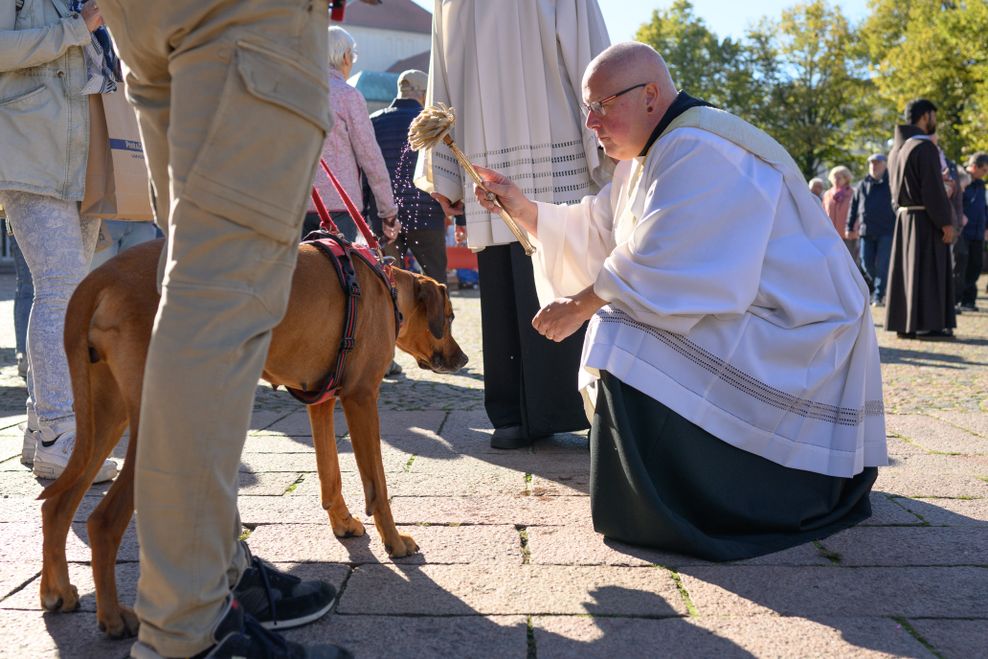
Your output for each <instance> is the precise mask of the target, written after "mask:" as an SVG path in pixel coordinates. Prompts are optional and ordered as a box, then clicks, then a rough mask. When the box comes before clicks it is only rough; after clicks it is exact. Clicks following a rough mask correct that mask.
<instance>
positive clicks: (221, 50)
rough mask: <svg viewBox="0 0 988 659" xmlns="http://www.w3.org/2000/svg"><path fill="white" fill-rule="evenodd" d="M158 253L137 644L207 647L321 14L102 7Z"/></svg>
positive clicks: (319, 109)
mask: <svg viewBox="0 0 988 659" xmlns="http://www.w3.org/2000/svg"><path fill="white" fill-rule="evenodd" d="M100 5H101V7H102V10H103V15H104V18H105V19H106V22H107V24H108V25H109V27H110V30H111V31H112V33H113V36H114V39H115V40H116V42H117V45H118V47H119V50H120V54H121V57H122V59H123V60H124V62H125V64H126V67H127V70H128V73H127V83H128V94H129V96H130V98H131V100H132V101H133V103H134V104H135V105H136V107H137V110H138V117H139V123H140V127H141V137H142V139H143V141H144V145H145V149H146V153H147V158H148V165H149V169H150V173H151V180H152V183H153V185H154V189H155V192H156V210H157V215H158V221H159V223H160V224H162V225H163V226H162V228H163V229H164V230H165V233H166V236H167V240H168V244H167V249H166V251H165V254H164V255H163V259H162V297H161V304H160V306H159V307H158V314H157V317H156V318H155V324H154V331H153V334H152V338H151V346H150V349H149V351H148V360H147V366H146V372H145V376H144V391H143V403H142V406H141V418H140V444H139V448H138V452H137V463H136V467H137V473H136V484H135V505H136V509H137V531H138V538H139V540H140V547H141V554H140V557H141V575H140V580H139V582H138V593H137V605H136V612H137V615H138V617H139V618H140V621H141V630H140V640H141V641H142V642H143V643H144V644H146V645H150V646H151V647H153V648H154V649H155V650H156V651H157V652H158V653H159V654H161V655H164V656H170V657H175V656H189V655H193V654H196V653H198V652H200V651H201V650H203V649H205V648H206V647H208V646H209V645H210V644H211V643H212V637H211V636H212V634H211V633H212V630H213V629H214V627H215V626H216V624H217V622H218V621H219V619H220V617H221V616H222V614H223V613H224V611H225V604H226V599H227V596H228V594H229V592H230V587H231V583H234V582H235V581H236V580H237V579H238V578H239V575H240V573H241V572H242V570H243V569H244V567H245V559H244V556H243V552H242V551H241V550H240V548H239V545H238V543H237V537H238V535H239V533H240V518H239V515H238V513H237V486H238V469H239V465H240V454H241V451H242V449H243V445H244V440H245V437H246V434H247V430H248V426H249V420H250V414H251V408H252V406H253V400H254V390H255V387H256V385H257V381H258V377H259V376H260V373H261V369H262V367H263V365H264V361H265V359H266V356H267V351H268V346H269V344H270V337H271V329H272V328H273V327H274V326H275V325H277V323H278V322H279V321H280V320H281V318H282V316H283V315H284V312H285V308H286V305H287V299H288V294H289V289H290V285H291V277H292V272H293V270H294V267H295V258H296V254H297V241H298V235H299V230H300V225H301V222H302V217H303V214H304V211H305V204H306V200H307V193H308V190H309V187H310V185H311V181H312V177H313V175H314V173H315V166H316V163H317V160H318V157H319V153H320V151H321V148H322V143H323V139H324V137H325V134H326V131H328V129H329V127H330V112H329V92H328V86H327V77H328V76H327V68H326V67H327V52H326V50H327V29H328V12H327V2H326V0H321V1H320V0H221V1H208V0H168V2H141V1H139V0H100Z"/></svg>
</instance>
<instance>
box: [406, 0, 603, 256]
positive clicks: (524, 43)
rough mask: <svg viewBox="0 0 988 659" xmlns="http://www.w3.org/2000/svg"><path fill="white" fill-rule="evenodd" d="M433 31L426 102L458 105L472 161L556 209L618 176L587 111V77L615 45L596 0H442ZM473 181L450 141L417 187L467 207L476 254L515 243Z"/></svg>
mask: <svg viewBox="0 0 988 659" xmlns="http://www.w3.org/2000/svg"><path fill="white" fill-rule="evenodd" d="M432 35H433V36H432V59H431V64H430V71H431V73H430V76H429V89H428V91H427V93H426V106H429V105H433V104H435V103H439V102H442V103H445V104H446V105H450V106H453V107H454V108H455V109H456V116H457V120H456V125H455V126H454V127H453V134H452V136H453V139H454V140H455V142H456V144H457V146H458V147H459V148H460V149H461V150H462V151H463V152H464V153H465V154H466V155H467V157H468V158H469V159H470V160H471V162H473V163H474V164H477V165H482V166H484V167H490V168H492V169H496V170H498V171H500V172H502V173H504V174H505V175H507V176H510V177H511V178H512V179H513V180H515V181H516V182H517V183H518V185H519V186H520V187H521V188H522V190H523V191H524V192H525V194H526V195H527V196H528V197H529V198H530V199H534V200H539V201H549V202H554V203H572V202H578V201H579V200H580V199H582V198H583V197H584V196H585V195H588V194H594V193H595V192H597V190H599V189H600V186H601V185H603V184H604V183H606V182H607V181H608V180H610V174H611V170H612V167H611V166H610V161H609V159H607V158H603V157H602V155H601V154H600V151H599V149H598V145H597V140H596V138H594V136H593V133H591V132H590V131H589V130H587V129H586V128H585V127H582V123H583V119H582V115H581V112H580V105H579V104H580V99H581V94H582V91H581V87H582V79H583V72H584V71H585V70H586V68H587V65H588V64H590V61H591V60H592V59H593V58H594V57H595V56H596V55H598V54H599V53H600V52H601V51H602V50H604V49H605V48H606V47H607V46H608V45H609V44H610V41H609V39H608V36H607V28H606V26H605V25H604V19H603V16H602V15H601V13H600V8H599V7H598V5H597V2H596V0H594V1H588V0H539V1H538V2H531V1H530V0H498V1H497V2H481V1H479V0H455V1H450V0H445V1H444V0H436V4H435V10H434V12H433V30H432ZM437 72H438V73H437ZM519 72H524V73H523V74H520V73H519ZM492 108H496V110H495V111H492ZM464 176H465V175H464V174H463V172H462V171H461V169H460V165H459V163H458V162H457V161H456V159H455V158H454V157H453V155H452V153H451V152H450V151H449V149H448V148H447V147H446V146H445V145H440V146H438V147H436V148H435V149H430V150H424V151H420V152H419V156H418V162H417V166H416V169H415V178H414V183H415V186H416V187H418V188H419V189H421V190H424V191H425V192H429V193H432V192H439V193H441V194H443V195H445V196H446V197H447V198H449V199H450V200H451V201H454V202H455V201H458V200H460V199H462V200H463V201H464V204H465V206H466V209H465V210H466V221H467V233H468V244H469V246H470V248H471V249H474V250H480V249H483V248H485V247H487V246H489V245H505V244H508V243H512V242H516V241H515V237H514V236H513V235H512V233H511V231H510V230H509V229H508V228H507V227H506V226H505V225H504V222H503V221H502V220H501V219H500V218H499V217H497V216H496V215H491V214H490V213H489V212H487V210H486V209H484V208H483V207H482V206H480V204H478V203H477V200H476V199H475V198H474V195H473V182H472V181H471V180H470V179H469V178H464Z"/></svg>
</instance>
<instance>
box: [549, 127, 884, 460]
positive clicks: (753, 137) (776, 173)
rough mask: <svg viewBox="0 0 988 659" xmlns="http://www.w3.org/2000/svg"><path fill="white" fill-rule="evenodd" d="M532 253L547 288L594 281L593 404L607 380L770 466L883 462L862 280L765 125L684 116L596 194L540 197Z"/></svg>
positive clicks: (878, 390) (874, 356)
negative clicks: (569, 200)
mask: <svg viewBox="0 0 988 659" xmlns="http://www.w3.org/2000/svg"><path fill="white" fill-rule="evenodd" d="M701 126H702V127H701ZM741 145H745V146H741ZM756 153H758V154H759V155H756ZM536 243H537V248H538V251H537V252H536V264H537V268H541V270H542V273H543V274H544V275H545V276H546V278H547V279H548V280H549V282H550V283H551V288H552V289H553V290H552V291H551V292H550V293H551V294H552V295H572V294H574V293H576V292H578V291H580V290H582V289H584V288H586V287H587V286H590V285H593V287H594V292H595V293H596V294H597V295H598V296H599V297H601V298H602V299H604V300H606V301H607V303H608V304H607V305H606V306H604V307H603V308H602V309H601V310H600V311H599V312H598V313H597V314H596V315H595V316H594V317H593V318H592V319H591V321H590V323H589V328H588V330H587V335H586V341H585V343H584V350H583V358H582V369H581V374H580V383H579V384H580V387H581V389H583V390H584V391H585V392H586V393H588V396H589V400H594V398H593V391H592V387H593V384H594V382H595V380H596V378H597V377H598V374H599V371H603V370H606V371H607V372H609V373H611V374H612V375H614V376H615V377H617V378H618V379H620V380H621V381H623V382H625V383H626V384H628V385H630V386H632V387H634V388H635V389H638V390H639V391H641V392H643V393H645V394H647V395H648V396H650V397H651V398H653V399H655V400H657V401H659V402H661V403H663V404H664V405H666V406H668V407H669V408H670V409H672V410H673V411H675V412H676V413H678V414H680V415H681V416H683V417H685V418H686V419H688V420H690V421H691V422H693V423H695V424H697V425H698V426H700V427H701V428H703V429H704V430H706V431H708V432H710V433H711V434H713V435H714V436H716V437H718V438H719V439H721V440H722V441H725V442H727V443H729V444H732V445H734V446H736V447H738V448H740V449H743V450H745V451H749V452H751V453H754V454H757V455H760V456H762V457H764V458H767V459H769V460H772V461H773V462H776V463H778V464H781V465H783V466H787V467H792V468H796V469H802V470H807V471H812V472H817V473H821V474H826V475H830V476H841V477H850V476H853V475H854V474H857V473H859V472H861V470H862V469H863V468H864V467H866V466H879V465H884V464H887V460H888V458H887V453H886V445H885V420H884V410H883V405H882V383H881V370H880V364H879V353H878V345H877V340H876V338H875V330H874V327H873V324H872V318H871V313H870V310H869V307H868V290H867V287H866V286H865V283H864V281H863V280H862V278H861V276H860V274H859V272H858V270H857V268H856V266H855V264H854V262H853V261H852V259H851V257H850V254H849V253H848V251H847V248H846V247H845V246H844V243H843V241H842V240H841V239H840V237H839V236H838V235H837V233H836V232H835V231H834V228H833V225H832V224H831V223H830V221H829V219H828V218H827V216H826V214H825V213H824V212H823V209H822V208H821V206H820V205H819V203H818V202H817V201H816V200H815V199H814V198H813V197H812V196H811V194H810V192H809V191H808V190H807V187H806V184H805V182H804V180H803V177H802V176H801V174H800V173H799V171H798V169H797V168H796V165H795V163H794V162H793V161H792V159H791V158H790V157H789V156H788V154H786V153H785V151H784V150H783V149H782V147H781V146H779V145H778V144H777V143H776V142H775V141H774V140H772V139H771V138H769V137H768V136H767V135H766V134H765V133H763V132H761V131H759V130H758V129H756V128H754V127H752V126H750V125H749V124H746V123H745V122H743V121H741V120H740V119H737V118H736V117H733V116H732V115H729V114H727V113H725V112H721V111H718V110H714V109H712V108H692V109H690V110H687V111H686V112H685V113H683V114H682V115H681V116H680V117H679V118H677V119H676V120H675V121H673V123H672V124H671V125H670V127H669V128H668V129H667V130H666V131H665V132H664V133H663V134H662V135H661V136H660V137H659V138H658V139H657V140H656V141H655V142H654V144H653V145H652V147H651V149H650V150H649V152H648V154H647V156H646V157H644V158H636V159H635V160H631V161H624V162H621V163H620V164H619V165H618V167H617V169H616V170H615V174H614V180H613V182H612V183H611V184H610V185H608V186H607V187H605V188H604V189H603V190H601V192H600V193H599V194H598V195H597V196H590V197H586V198H585V199H584V200H583V201H582V202H581V203H579V204H574V205H570V206H561V205H559V206H557V205H553V204H547V203H539V204H538V240H537V241H536ZM543 293H545V291H543ZM545 297H547V296H544V297H543V299H542V302H543V303H545V302H547V301H548V300H547V299H545Z"/></svg>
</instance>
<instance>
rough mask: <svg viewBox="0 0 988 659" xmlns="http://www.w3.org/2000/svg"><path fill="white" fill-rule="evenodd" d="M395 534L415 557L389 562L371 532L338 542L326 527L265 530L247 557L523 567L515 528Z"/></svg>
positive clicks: (416, 529) (405, 529)
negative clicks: (410, 543)
mask: <svg viewBox="0 0 988 659" xmlns="http://www.w3.org/2000/svg"><path fill="white" fill-rule="evenodd" d="M398 530H399V531H400V532H401V533H403V534H407V535H410V536H412V538H414V539H415V542H416V544H418V546H419V552H418V553H417V554H413V555H412V556H406V557H403V558H397V559H392V558H391V557H389V556H388V554H387V552H386V551H385V549H384V544H383V543H382V541H381V538H380V536H379V535H378V533H377V529H376V528H374V524H373V522H369V523H367V524H366V525H365V531H366V533H365V534H364V535H363V536H361V537H358V538H342V539H340V538H337V537H336V536H334V535H333V530H332V528H331V527H330V525H329V522H328V520H327V522H326V523H325V524H313V525H300V524H266V525H264V526H261V527H259V528H258V529H256V530H255V531H254V532H253V533H251V535H250V538H249V543H250V547H251V551H253V552H254V553H255V554H257V555H258V556H263V557H264V558H265V559H267V560H274V561H278V560H281V561H284V560H291V561H295V562H333V563H353V564H380V563H400V564H401V565H425V564H429V565H442V564H463V563H466V564H471V563H507V564H513V565H521V564H522V561H523V556H522V547H521V538H520V536H519V533H518V530H517V529H516V528H515V527H514V526H417V525H415V526H407V525H399V526H398Z"/></svg>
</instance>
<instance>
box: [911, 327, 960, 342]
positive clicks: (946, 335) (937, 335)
mask: <svg viewBox="0 0 988 659" xmlns="http://www.w3.org/2000/svg"><path fill="white" fill-rule="evenodd" d="M916 338H917V339H922V340H924V341H949V340H951V339H953V338H954V332H953V330H951V329H949V328H948V329H942V330H930V331H929V332H917V333H916Z"/></svg>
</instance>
